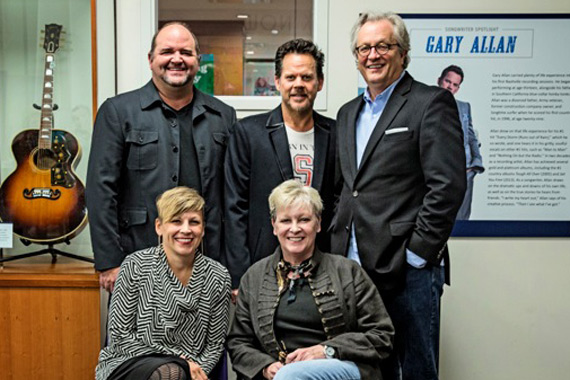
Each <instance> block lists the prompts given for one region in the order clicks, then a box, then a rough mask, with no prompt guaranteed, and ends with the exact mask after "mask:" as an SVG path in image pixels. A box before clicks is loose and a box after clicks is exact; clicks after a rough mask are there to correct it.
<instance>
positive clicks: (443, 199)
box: [331, 73, 465, 289]
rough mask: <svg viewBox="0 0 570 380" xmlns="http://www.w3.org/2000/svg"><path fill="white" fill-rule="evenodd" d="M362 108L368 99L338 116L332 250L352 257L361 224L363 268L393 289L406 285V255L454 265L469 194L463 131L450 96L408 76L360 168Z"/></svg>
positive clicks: (345, 108) (348, 106)
mask: <svg viewBox="0 0 570 380" xmlns="http://www.w3.org/2000/svg"><path fill="white" fill-rule="evenodd" d="M363 102H364V100H363V97H362V96H359V97H357V98H355V99H353V100H352V101H350V102H348V103H347V104H345V105H344V106H343V107H342V108H341V109H340V111H339V113H338V117H337V133H338V136H337V141H338V160H339V168H340V171H341V175H342V179H343V181H344V183H343V186H342V192H341V195H340V199H339V203H338V208H337V211H336V215H335V219H334V220H333V223H332V226H331V250H332V252H333V253H337V254H342V255H346V253H347V249H348V244H349V240H350V230H351V225H352V224H353V223H354V226H355V231H356V239H357V243H358V250H359V254H360V258H361V260H362V266H363V267H364V269H365V270H366V271H367V272H368V274H369V275H370V277H372V279H373V281H374V282H375V283H376V285H377V286H378V288H379V289H391V288H394V287H396V286H397V285H398V283H399V282H400V281H401V280H402V279H403V273H404V272H403V271H404V270H405V263H406V248H408V249H410V250H411V251H412V252H414V253H415V254H417V255H419V256H421V257H422V258H424V259H426V260H427V261H428V262H429V263H430V264H432V265H440V263H441V260H442V258H444V256H445V257H446V260H447V245H446V242H447V239H448V237H449V235H450V233H451V229H452V227H453V223H454V220H455V215H456V213H457V210H458V209H459V207H460V206H461V202H462V201H463V196H464V193H465V152H464V149H463V132H462V130H461V124H460V123H459V116H458V113H457V105H456V102H455V99H454V98H453V96H452V95H451V93H450V92H449V91H447V90H443V89H440V88H437V87H433V86H427V85H425V84H423V83H420V82H417V81H415V80H414V79H413V78H412V77H411V76H410V75H409V74H408V73H406V74H405V75H404V77H403V78H402V80H401V81H400V83H398V85H397V86H396V88H395V89H394V92H393V93H392V96H391V97H390V99H389V101H388V103H387V104H386V108H385V109H384V112H383V113H382V116H381V117H380V119H379V121H378V124H377V125H376V127H375V129H374V131H373V132H372V135H371V137H370V140H369V142H368V145H367V146H366V149H365V151H364V155H363V158H362V161H361V164H360V168H358V169H357V168H356V137H355V136H356V134H355V129H356V121H357V118H358V115H359V112H360V110H361V108H362V106H363ZM390 130H392V131H393V132H390ZM447 268H449V264H448V265H447Z"/></svg>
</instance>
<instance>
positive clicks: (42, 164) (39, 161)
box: [34, 149, 57, 170]
mask: <svg viewBox="0 0 570 380" xmlns="http://www.w3.org/2000/svg"><path fill="white" fill-rule="evenodd" d="M56 163H57V159H56V156H55V153H54V152H53V151H52V150H50V149H38V150H37V151H36V153H35V154H34V164H35V165H36V166H37V167H38V168H39V169H42V170H48V169H51V168H52V167H54V166H55V164H56Z"/></svg>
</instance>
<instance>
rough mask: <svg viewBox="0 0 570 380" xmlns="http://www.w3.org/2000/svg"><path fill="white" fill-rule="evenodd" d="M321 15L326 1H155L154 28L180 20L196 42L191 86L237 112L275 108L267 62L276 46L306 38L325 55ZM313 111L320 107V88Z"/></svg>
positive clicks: (324, 27) (322, 106)
mask: <svg viewBox="0 0 570 380" xmlns="http://www.w3.org/2000/svg"><path fill="white" fill-rule="evenodd" d="M327 11H328V0H315V1H306V0H193V1H184V0H159V2H158V19H159V25H162V24H164V23H166V22H168V21H171V20H180V21H185V22H187V23H188V24H189V25H190V27H191V28H192V31H193V32H194V34H196V36H197V38H198V40H199V41H200V49H201V53H202V63H201V69H200V73H199V74H198V75H197V77H196V79H197V82H196V86H197V87H198V88H200V89H201V90H202V91H204V92H207V93H210V94H212V95H215V96H217V97H219V98H221V99H222V100H223V101H225V102H226V103H228V104H230V105H232V106H234V107H235V108H236V109H238V110H267V109H271V108H273V107H275V106H276V105H277V104H279V102H280V97H279V94H278V92H277V90H276V89H275V83H274V65H273V62H274V57H275V52H276V50H277V48H278V47H279V46H280V45H281V44H282V43H284V42H286V41H288V40H290V39H293V38H306V39H309V40H313V41H314V42H315V43H316V44H317V45H318V46H319V47H320V48H321V50H323V52H324V53H325V54H326V53H327V46H326V43H325V42H326V38H324V37H325V36H326V33H327V19H328V15H327ZM319 37H320V38H319ZM325 71H326V67H325ZM315 108H317V109H321V110H322V109H325V108H326V89H323V91H321V93H320V94H319V96H318V97H317V102H316V104H315Z"/></svg>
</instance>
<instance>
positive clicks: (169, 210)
mask: <svg viewBox="0 0 570 380" xmlns="http://www.w3.org/2000/svg"><path fill="white" fill-rule="evenodd" d="M205 204H206V202H205V201H204V198H202V196H201V195H200V194H198V192H197V191H196V190H194V189H191V188H189V187H186V186H178V187H174V188H172V189H170V190H166V191H165V192H164V193H162V194H160V195H159V196H158V197H157V198H156V208H157V210H158V219H159V220H160V221H161V222H162V223H167V222H170V221H171V220H172V219H174V218H175V217H177V216H178V215H181V214H184V213H185V212H188V211H193V212H202V216H203V213H204V205H205Z"/></svg>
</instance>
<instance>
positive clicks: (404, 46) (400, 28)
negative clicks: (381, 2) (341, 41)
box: [350, 12, 412, 69]
mask: <svg viewBox="0 0 570 380" xmlns="http://www.w3.org/2000/svg"><path fill="white" fill-rule="evenodd" d="M382 20H387V21H389V22H390V23H391V24H392V25H393V26H394V38H396V42H397V43H398V45H399V49H400V54H402V55H403V54H404V53H409V52H410V50H411V49H412V48H411V47H410V35H409V34H408V30H407V29H406V24H405V23H404V20H402V18H401V17H400V16H399V15H397V14H396V13H394V12H384V13H374V12H364V13H361V14H360V16H359V17H358V20H356V23H355V24H354V26H353V27H352V31H351V34H350V37H351V38H350V40H351V41H350V44H351V46H350V50H351V51H352V54H354V56H355V57H357V55H356V44H357V42H358V32H360V28H362V26H363V25H364V24H366V23H367V22H376V21H382ZM410 61H411V58H410V54H406V57H405V58H404V69H405V68H407V67H408V65H409V64H410Z"/></svg>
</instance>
